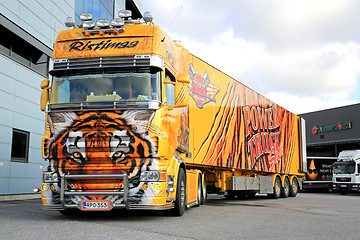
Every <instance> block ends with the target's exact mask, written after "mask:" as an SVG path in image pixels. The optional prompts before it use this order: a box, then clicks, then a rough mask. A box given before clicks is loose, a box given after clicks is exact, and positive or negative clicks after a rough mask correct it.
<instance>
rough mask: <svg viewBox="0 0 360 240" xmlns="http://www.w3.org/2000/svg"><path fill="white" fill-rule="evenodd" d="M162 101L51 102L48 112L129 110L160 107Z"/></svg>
mask: <svg viewBox="0 0 360 240" xmlns="http://www.w3.org/2000/svg"><path fill="white" fill-rule="evenodd" d="M160 107H161V102H160V101H115V102H113V101H104V102H73V103H49V104H47V105H46V112H54V111H55V112H63V111H83V110H92V111H96V110H128V109H141V110H144V109H146V110H148V109H154V110H156V109H159V108H160Z"/></svg>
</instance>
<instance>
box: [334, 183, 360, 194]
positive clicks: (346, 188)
mask: <svg viewBox="0 0 360 240" xmlns="http://www.w3.org/2000/svg"><path fill="white" fill-rule="evenodd" d="M333 189H334V191H337V192H360V184H357V183H333Z"/></svg>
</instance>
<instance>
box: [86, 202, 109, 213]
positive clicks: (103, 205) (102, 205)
mask: <svg viewBox="0 0 360 240" xmlns="http://www.w3.org/2000/svg"><path fill="white" fill-rule="evenodd" d="M81 210H82V211H97V210H98V211H108V210H110V201H109V200H83V201H81Z"/></svg>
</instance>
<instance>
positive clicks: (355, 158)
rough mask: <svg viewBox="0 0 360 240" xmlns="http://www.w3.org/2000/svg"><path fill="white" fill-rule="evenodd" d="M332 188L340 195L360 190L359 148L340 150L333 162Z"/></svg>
mask: <svg viewBox="0 0 360 240" xmlns="http://www.w3.org/2000/svg"><path fill="white" fill-rule="evenodd" d="M333 190H334V191H336V192H340V194H342V195H345V194H346V193H348V192H360V150H347V151H342V152H340V154H339V157H338V160H337V162H334V168H333Z"/></svg>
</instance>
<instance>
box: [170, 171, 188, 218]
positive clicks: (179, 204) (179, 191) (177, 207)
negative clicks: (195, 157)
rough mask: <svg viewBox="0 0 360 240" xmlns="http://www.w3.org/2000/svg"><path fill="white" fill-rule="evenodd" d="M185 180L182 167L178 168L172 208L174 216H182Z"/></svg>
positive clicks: (184, 200) (184, 199)
mask: <svg viewBox="0 0 360 240" xmlns="http://www.w3.org/2000/svg"><path fill="white" fill-rule="evenodd" d="M185 202H186V182H185V173H184V169H182V168H181V169H180V170H179V176H178V180H177V187H176V200H175V204H174V209H172V211H171V212H172V214H173V215H174V216H182V215H183V214H184V212H185V206H186V203H185Z"/></svg>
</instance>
